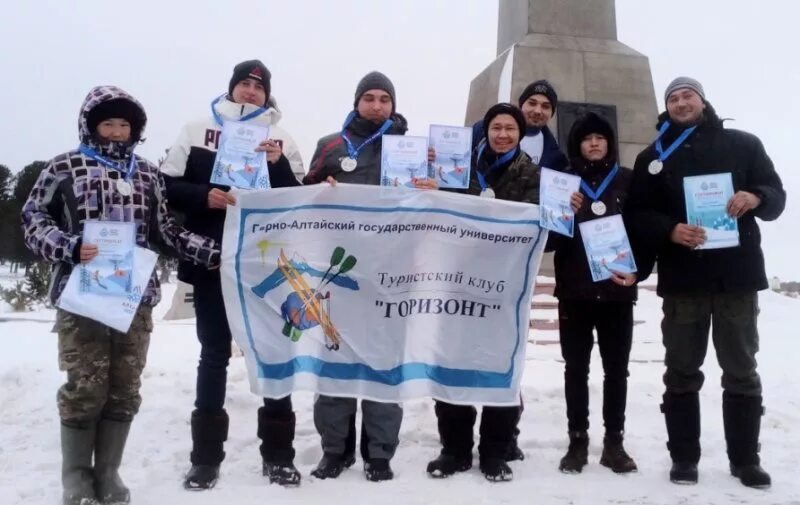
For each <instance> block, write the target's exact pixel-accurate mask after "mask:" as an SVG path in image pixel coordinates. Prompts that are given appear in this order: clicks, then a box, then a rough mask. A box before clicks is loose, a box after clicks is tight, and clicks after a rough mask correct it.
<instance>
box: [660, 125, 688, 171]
mask: <svg viewBox="0 0 800 505" xmlns="http://www.w3.org/2000/svg"><path fill="white" fill-rule="evenodd" d="M669 127H670V124H669V121H664V124H663V125H661V129H660V130H658V136H657V137H656V152H657V153H658V159H659V160H660V161H665V160H666V159H667V158H669V156H670V155H671V154H672V153H673V152H675V149H677V148H679V147H680V146H681V144H683V142H684V141H685V140H686V139H687V138H689V135H691V134H692V132H693V131H695V130H696V129H697V125H694V126H692V127H691V128H687V129H685V130H684V131H683V133H681V135H680V137H678V138H677V139H675V142H673V143H672V145H670V146H669V147H668V148H667V150H666V151H665V150H664V147H663V146H662V145H661V137H662V136H663V135H664V134H665V133H666V132H667V130H668V129H669Z"/></svg>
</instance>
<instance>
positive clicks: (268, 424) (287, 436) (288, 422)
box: [258, 407, 300, 486]
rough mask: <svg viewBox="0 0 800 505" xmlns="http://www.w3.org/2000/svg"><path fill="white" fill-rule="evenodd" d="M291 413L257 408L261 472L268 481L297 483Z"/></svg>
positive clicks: (293, 415)
mask: <svg viewBox="0 0 800 505" xmlns="http://www.w3.org/2000/svg"><path fill="white" fill-rule="evenodd" d="M296 422H297V419H296V417H295V414H294V412H271V411H269V410H267V409H266V408H265V407H261V408H259V409H258V437H259V438H260V439H261V447H260V451H261V458H262V460H263V463H262V473H263V475H264V476H265V477H268V478H269V482H270V484H279V485H281V486H299V485H300V472H299V471H297V468H295V466H294V455H295V451H294V447H293V446H292V443H293V442H294V430H295V423H296Z"/></svg>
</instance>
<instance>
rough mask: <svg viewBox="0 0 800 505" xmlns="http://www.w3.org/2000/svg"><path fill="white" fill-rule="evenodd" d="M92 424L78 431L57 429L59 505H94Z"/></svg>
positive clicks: (67, 428)
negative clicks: (59, 452) (58, 433)
mask: <svg viewBox="0 0 800 505" xmlns="http://www.w3.org/2000/svg"><path fill="white" fill-rule="evenodd" d="M94 444H95V424H94V423H91V424H89V425H87V426H83V427H81V428H77V427H72V426H67V425H65V424H62V425H61V458H62V463H61V484H62V486H63V490H64V491H63V496H62V503H63V505H86V504H94V503H97V502H96V501H95V492H94V474H93V472H92V453H93V452H94Z"/></svg>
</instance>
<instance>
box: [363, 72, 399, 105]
mask: <svg viewBox="0 0 800 505" xmlns="http://www.w3.org/2000/svg"><path fill="white" fill-rule="evenodd" d="M371 89H380V90H383V91H385V92H387V93H389V96H390V97H392V114H394V111H395V108H396V107H397V99H396V98H395V95H394V84H392V81H390V80H389V78H388V77H386V76H385V75H383V74H382V73H380V72H377V71H373V72H370V73H368V74H367V75H365V76H364V77H363V78H362V79H361V80H360V81H358V86H356V99H355V101H354V102H353V109H358V101H359V100H361V96H362V95H363V94H364V93H366V92H367V91H369V90H371Z"/></svg>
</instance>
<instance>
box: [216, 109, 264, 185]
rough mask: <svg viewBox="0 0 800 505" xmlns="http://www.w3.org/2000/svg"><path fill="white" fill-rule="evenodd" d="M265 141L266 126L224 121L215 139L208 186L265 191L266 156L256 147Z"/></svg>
mask: <svg viewBox="0 0 800 505" xmlns="http://www.w3.org/2000/svg"><path fill="white" fill-rule="evenodd" d="M267 138H269V128H268V127H266V126H262V125H258V124H252V123H246V122H241V121H225V124H224V125H223V126H222V134H221V135H220V139H219V148H218V149H217V157H216V159H215V160H214V169H213V170H212V172H211V183H212V184H221V185H224V186H234V187H237V188H243V189H269V187H270V184H269V171H268V170H267V155H266V153H264V152H256V147H258V145H259V144H260V143H261V142H263V141H264V140H266V139H267Z"/></svg>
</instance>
